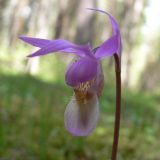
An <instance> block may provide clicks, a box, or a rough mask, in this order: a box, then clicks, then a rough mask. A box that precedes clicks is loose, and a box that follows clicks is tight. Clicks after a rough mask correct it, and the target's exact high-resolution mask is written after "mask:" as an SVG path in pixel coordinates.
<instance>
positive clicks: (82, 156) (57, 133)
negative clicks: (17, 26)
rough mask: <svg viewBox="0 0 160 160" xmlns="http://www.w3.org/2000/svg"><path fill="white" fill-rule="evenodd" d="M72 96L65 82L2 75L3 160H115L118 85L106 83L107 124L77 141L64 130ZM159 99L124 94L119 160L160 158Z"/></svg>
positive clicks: (103, 103)
mask: <svg viewBox="0 0 160 160" xmlns="http://www.w3.org/2000/svg"><path fill="white" fill-rule="evenodd" d="M59 78H61V79H62V77H61V76H60V77H59ZM71 96H72V90H71V89H70V88H69V87H68V86H66V85H65V83H64V81H60V80H55V81H54V82H52V83H50V82H47V81H44V80H42V79H41V78H36V77H33V76H30V75H27V74H25V75H24V74H17V75H7V74H4V73H1V75H0V98H1V101H0V157H1V159H6V160H11V159H15V160H22V157H23V160H32V159H33V160H36V159H38V160H46V159H47V160H76V159H77V160H99V159H100V160H106V159H109V158H110V154H111V146H112V138H113V125H114V110H115V108H114V105H115V100H114V99H115V91H114V85H113V84H109V83H106V86H105V88H104V93H103V96H102V97H101V99H100V106H101V118H100V121H99V124H98V126H97V128H96V130H95V131H94V133H93V134H92V135H90V136H88V137H84V138H77V137H73V136H71V135H70V134H69V133H68V132H67V131H66V129H65V128H64V122H63V121H64V120H63V114H64V110H65V106H66V105H67V103H68V102H69V100H70V97H71ZM159 96H160V95H156V94H151V93H149V92H148V93H147V92H146V93H141V92H138V91H130V90H127V91H126V90H124V91H123V96H122V97H123V100H122V121H121V131H120V143H119V154H118V157H119V158H118V160H158V159H159V158H160V153H159V148H160V143H159V141H158V138H159V133H160V127H159V122H160V109H159V106H158V105H159V103H160V100H159Z"/></svg>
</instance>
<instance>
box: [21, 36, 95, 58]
mask: <svg viewBox="0 0 160 160" xmlns="http://www.w3.org/2000/svg"><path fill="white" fill-rule="evenodd" d="M23 40H24V38H23ZM25 41H26V42H27V43H30V44H31V43H32V45H33V44H34V45H35V46H39V47H40V43H41V42H42V41H41V40H39V39H38V41H37V43H38V44H37V43H36V39H34V40H33V39H26V38H25ZM31 41H32V42H31ZM40 41H41V42H40ZM44 43H45V45H44V46H43V44H44ZM43 44H41V45H42V46H41V47H42V48H41V49H39V50H38V51H36V52H35V53H33V54H31V55H29V56H28V57H35V56H42V55H46V54H49V53H52V52H65V53H74V54H76V55H78V56H81V57H84V56H86V55H87V56H92V57H93V55H92V54H91V50H90V46H89V45H76V44H73V43H71V42H69V41H66V40H63V39H57V40H50V41H49V42H47V41H43Z"/></svg>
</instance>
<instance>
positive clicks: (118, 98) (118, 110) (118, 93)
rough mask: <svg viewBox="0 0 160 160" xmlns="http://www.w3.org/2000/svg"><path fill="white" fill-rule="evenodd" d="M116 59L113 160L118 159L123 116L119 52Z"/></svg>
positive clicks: (115, 56) (115, 55)
mask: <svg viewBox="0 0 160 160" xmlns="http://www.w3.org/2000/svg"><path fill="white" fill-rule="evenodd" d="M114 60H115V72H116V111H115V123H114V139H113V146H112V157H111V160H116V159H117V150H118V140H119V129H120V116H121V64H120V58H119V56H118V55H117V54H114Z"/></svg>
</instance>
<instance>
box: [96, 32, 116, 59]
mask: <svg viewBox="0 0 160 160" xmlns="http://www.w3.org/2000/svg"><path fill="white" fill-rule="evenodd" d="M117 48H118V38H117V36H116V35H115V36H112V37H111V38H109V39H108V40H107V41H105V42H104V43H103V44H102V45H101V46H100V47H99V48H98V49H97V51H96V54H95V57H96V58H103V57H106V56H112V55H113V54H114V53H116V52H117Z"/></svg>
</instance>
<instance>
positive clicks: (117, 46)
mask: <svg viewBox="0 0 160 160" xmlns="http://www.w3.org/2000/svg"><path fill="white" fill-rule="evenodd" d="M87 9H89V10H93V11H97V12H101V13H104V14H106V15H107V16H108V17H109V19H110V22H111V25H112V30H113V35H112V37H111V38H110V39H108V40H106V41H105V42H104V43H103V44H102V45H101V46H100V48H99V49H98V50H97V52H96V54H95V56H96V57H97V58H103V57H104V56H112V55H113V54H115V53H117V54H118V55H119V56H120V54H121V50H122V43H121V35H120V30H119V26H118V24H117V22H116V20H115V19H114V17H113V16H112V15H110V14H109V13H107V12H105V11H102V10H99V9H92V8H87Z"/></svg>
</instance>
